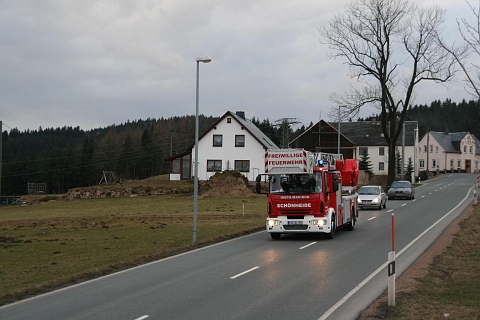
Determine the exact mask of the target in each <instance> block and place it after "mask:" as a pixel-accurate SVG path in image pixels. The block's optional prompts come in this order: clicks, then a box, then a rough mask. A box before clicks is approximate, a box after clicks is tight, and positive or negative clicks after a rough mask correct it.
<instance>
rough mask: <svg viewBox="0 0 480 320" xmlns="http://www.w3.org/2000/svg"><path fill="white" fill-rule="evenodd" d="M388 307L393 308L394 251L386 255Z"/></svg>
mask: <svg viewBox="0 0 480 320" xmlns="http://www.w3.org/2000/svg"><path fill="white" fill-rule="evenodd" d="M387 266H388V306H389V307H395V251H390V252H389V253H388V265H387Z"/></svg>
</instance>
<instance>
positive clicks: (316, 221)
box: [313, 219, 327, 226]
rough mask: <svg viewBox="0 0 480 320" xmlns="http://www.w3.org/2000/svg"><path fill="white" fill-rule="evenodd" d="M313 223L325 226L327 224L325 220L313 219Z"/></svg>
mask: <svg viewBox="0 0 480 320" xmlns="http://www.w3.org/2000/svg"><path fill="white" fill-rule="evenodd" d="M313 224H314V225H318V226H325V225H326V224H327V220H324V219H322V220H313Z"/></svg>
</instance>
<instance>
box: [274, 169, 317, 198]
mask: <svg viewBox="0 0 480 320" xmlns="http://www.w3.org/2000/svg"><path fill="white" fill-rule="evenodd" d="M321 191H322V174H321V173H320V172H315V173H309V174H274V175H272V176H270V193H275V194H285V193H297V194H301V193H320V192H321Z"/></svg>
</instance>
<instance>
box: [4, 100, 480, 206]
mask: <svg viewBox="0 0 480 320" xmlns="http://www.w3.org/2000/svg"><path fill="white" fill-rule="evenodd" d="M218 119H219V118H218V117H212V116H210V117H207V116H204V115H201V116H200V117H199V132H200V135H201V134H202V133H204V132H205V131H206V130H208V129H209V128H210V127H211V126H212V125H213V124H214V123H215V122H216V121H218ZM369 119H370V118H367V119H358V121H363V120H369ZM250 120H251V121H252V122H253V123H254V124H255V125H257V126H258V127H259V128H260V129H261V130H262V131H263V132H264V133H265V134H266V135H267V136H268V137H269V138H270V139H272V140H273V141H274V142H275V143H276V144H277V145H279V146H280V145H281V144H280V141H281V139H282V137H281V132H282V130H283V129H284V127H282V126H289V125H288V123H282V124H280V125H278V124H277V123H273V122H270V120H269V119H265V120H260V119H258V118H255V117H254V118H252V119H250ZM407 120H416V121H418V122H419V131H420V138H421V137H422V136H423V135H424V134H425V133H426V132H427V130H430V131H446V130H447V131H448V132H463V131H468V132H470V133H473V134H474V135H475V136H476V137H477V138H478V137H480V123H479V122H480V105H479V102H478V101H473V100H472V101H469V102H467V101H465V100H463V101H461V102H460V103H455V102H452V101H451V100H446V101H444V102H441V101H434V102H432V103H431V104H430V105H429V106H427V105H415V106H413V107H410V108H409V110H408V112H407ZM311 125H313V122H311V123H310V124H309V125H307V126H305V125H302V126H301V127H299V128H298V129H296V130H292V129H291V128H290V127H288V130H289V138H290V140H293V139H294V138H295V137H296V136H298V135H299V134H301V133H303V132H304V131H305V130H306V128H308V127H309V126H311ZM194 139H195V116H193V115H192V116H180V117H172V118H168V119H164V118H161V119H150V118H149V119H146V120H135V121H133V122H130V121H127V122H126V123H124V124H120V125H112V126H109V127H106V128H99V129H92V130H89V131H84V130H82V129H81V128H80V127H75V128H72V127H63V128H56V129H54V128H46V129H42V128H41V127H40V128H38V130H26V131H23V132H20V131H19V130H18V129H12V130H10V132H7V131H3V132H2V145H3V157H2V175H1V177H2V181H1V195H2V196H6V195H9V196H11V195H23V194H26V193H27V184H28V183H46V184H47V190H46V192H48V193H51V194H56V193H65V192H67V191H68V189H72V188H76V187H84V186H92V185H98V184H99V182H100V181H101V180H102V178H103V173H104V172H105V171H108V172H114V173H115V179H116V181H120V180H121V179H145V178H148V177H152V176H156V175H160V174H165V173H168V171H169V162H167V161H165V159H166V158H168V157H170V156H171V155H175V154H178V153H182V152H184V151H186V150H187V149H188V148H189V147H190V146H192V144H193V143H194Z"/></svg>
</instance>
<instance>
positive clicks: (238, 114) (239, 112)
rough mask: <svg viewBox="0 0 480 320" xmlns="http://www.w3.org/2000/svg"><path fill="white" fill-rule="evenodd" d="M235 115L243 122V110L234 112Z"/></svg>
mask: <svg viewBox="0 0 480 320" xmlns="http://www.w3.org/2000/svg"><path fill="white" fill-rule="evenodd" d="M235 114H236V115H237V116H239V117H240V118H242V119H243V120H245V111H243V110H238V111H237V112H235Z"/></svg>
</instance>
